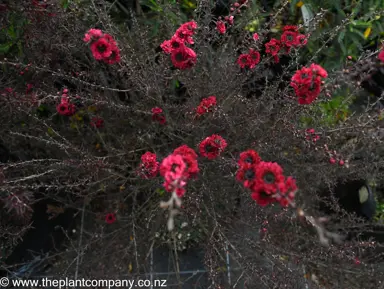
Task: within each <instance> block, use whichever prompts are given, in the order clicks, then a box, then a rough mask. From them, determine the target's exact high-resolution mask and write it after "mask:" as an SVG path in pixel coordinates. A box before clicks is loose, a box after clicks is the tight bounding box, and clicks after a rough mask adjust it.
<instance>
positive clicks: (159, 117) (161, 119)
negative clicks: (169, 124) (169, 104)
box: [151, 107, 166, 124]
mask: <svg viewBox="0 0 384 289" xmlns="http://www.w3.org/2000/svg"><path fill="white" fill-rule="evenodd" d="M151 111H152V120H153V121H157V122H158V123H160V124H165V123H166V119H165V116H164V115H163V110H162V109H161V108H160V107H154V108H152V109H151Z"/></svg>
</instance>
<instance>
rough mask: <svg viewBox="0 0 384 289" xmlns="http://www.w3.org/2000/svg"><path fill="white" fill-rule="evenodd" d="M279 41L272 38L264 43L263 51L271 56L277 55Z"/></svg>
mask: <svg viewBox="0 0 384 289" xmlns="http://www.w3.org/2000/svg"><path fill="white" fill-rule="evenodd" d="M280 46H281V43H280V41H279V40H277V39H275V38H272V39H271V40H270V41H269V42H267V43H266V44H265V48H266V50H265V52H266V53H268V54H271V55H273V56H275V55H277V53H279V51H280Z"/></svg>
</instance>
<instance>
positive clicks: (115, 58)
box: [103, 44, 121, 64]
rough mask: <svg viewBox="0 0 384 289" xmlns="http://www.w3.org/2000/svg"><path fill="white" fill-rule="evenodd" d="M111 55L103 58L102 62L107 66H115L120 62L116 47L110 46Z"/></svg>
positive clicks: (118, 51)
mask: <svg viewBox="0 0 384 289" xmlns="http://www.w3.org/2000/svg"><path fill="white" fill-rule="evenodd" d="M110 50H111V55H110V56H109V57H107V58H104V59H103V61H104V62H105V63H107V64H115V63H118V62H120V60H121V58H120V50H119V48H118V47H117V46H116V45H113V44H111V46H110Z"/></svg>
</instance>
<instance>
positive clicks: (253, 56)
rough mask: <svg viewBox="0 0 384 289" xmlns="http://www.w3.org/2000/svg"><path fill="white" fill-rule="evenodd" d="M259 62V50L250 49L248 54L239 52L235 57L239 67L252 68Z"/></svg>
mask: <svg viewBox="0 0 384 289" xmlns="http://www.w3.org/2000/svg"><path fill="white" fill-rule="evenodd" d="M259 62H260V52H258V51H256V50H254V49H252V48H251V49H250V50H249V53H248V54H241V55H240V56H239V58H238V59H237V64H238V65H239V66H240V67H241V68H250V69H253V68H255V67H256V65H257V64H259Z"/></svg>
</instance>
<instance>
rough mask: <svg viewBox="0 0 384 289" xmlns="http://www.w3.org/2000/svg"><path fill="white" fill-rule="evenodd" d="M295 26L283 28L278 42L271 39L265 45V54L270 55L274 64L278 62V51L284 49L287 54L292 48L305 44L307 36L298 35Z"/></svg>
mask: <svg viewBox="0 0 384 289" xmlns="http://www.w3.org/2000/svg"><path fill="white" fill-rule="evenodd" d="M298 31H299V29H298V27H297V26H293V25H286V26H284V27H283V34H282V35H281V37H280V40H278V39H276V38H272V39H271V40H270V41H269V42H268V43H266V44H265V48H266V50H265V52H266V53H267V54H271V55H272V56H273V57H274V59H275V62H276V63H278V62H279V57H278V56H277V54H278V53H279V51H280V49H282V48H283V49H284V50H285V53H289V52H290V51H291V48H292V47H301V46H304V45H306V44H307V36H306V35H304V34H300V33H299V32H298Z"/></svg>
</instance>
